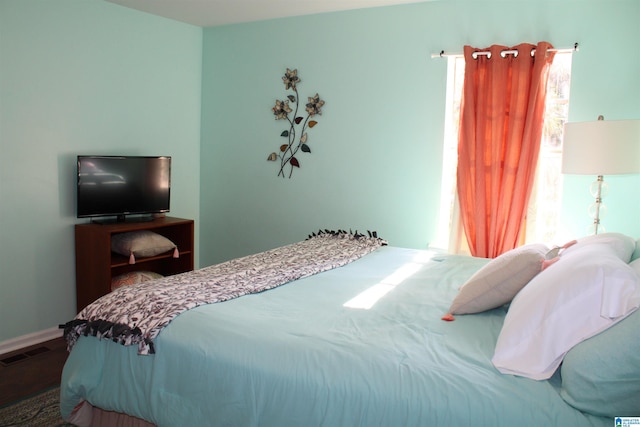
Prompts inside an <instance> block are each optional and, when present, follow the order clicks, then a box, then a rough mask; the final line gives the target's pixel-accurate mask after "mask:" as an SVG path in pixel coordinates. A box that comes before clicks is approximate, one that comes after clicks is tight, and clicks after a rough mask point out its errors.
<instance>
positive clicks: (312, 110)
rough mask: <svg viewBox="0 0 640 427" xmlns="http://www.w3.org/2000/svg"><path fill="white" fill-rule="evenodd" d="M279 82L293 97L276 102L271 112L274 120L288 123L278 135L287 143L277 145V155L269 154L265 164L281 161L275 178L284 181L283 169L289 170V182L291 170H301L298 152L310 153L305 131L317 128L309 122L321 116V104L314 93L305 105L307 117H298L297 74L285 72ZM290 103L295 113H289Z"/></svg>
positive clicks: (313, 121)
mask: <svg viewBox="0 0 640 427" xmlns="http://www.w3.org/2000/svg"><path fill="white" fill-rule="evenodd" d="M282 81H283V82H284V87H285V90H292V91H293V93H294V94H295V95H288V96H287V99H285V100H279V99H278V100H276V105H275V106H274V107H273V108H272V109H271V111H273V115H274V116H275V118H276V120H287V121H288V122H289V128H288V129H285V130H284V131H283V132H282V133H281V134H280V136H281V137H283V138H287V142H286V143H284V144H281V145H280V149H279V152H273V153H271V154H269V157H267V160H269V161H272V162H277V161H278V160H280V170H279V171H278V176H282V177H283V178H284V175H285V169H286V168H287V167H288V168H289V178H291V175H292V174H293V168H294V167H295V168H300V161H299V160H298V158H297V157H296V155H297V154H298V152H299V151H302V152H303V153H311V148H309V145H308V138H309V137H308V135H307V130H308V129H310V128H312V127H314V126H315V125H317V124H318V122H317V121H316V120H311V119H312V118H313V117H314V116H316V115H322V106H323V105H324V101H322V100H320V96H319V95H318V94H317V93H316V94H315V96H310V97H308V100H309V102H308V103H307V104H306V105H305V111H306V112H307V117H303V116H302V115H298V108H299V107H300V97H299V95H298V84H299V83H300V82H301V80H300V77H298V70H297V69H295V70H293V71H292V70H290V69H288V68H287V72H286V73H285V74H284V76H283V77H282ZM289 102H291V103H295V108H294V109H291V107H290V106H289ZM289 113H293V115H292V116H289Z"/></svg>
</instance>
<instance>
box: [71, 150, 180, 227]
mask: <svg viewBox="0 0 640 427" xmlns="http://www.w3.org/2000/svg"><path fill="white" fill-rule="evenodd" d="M170 190H171V157H166V156H156V157H151V156H78V185H77V214H78V218H85V217H96V216H117V217H118V220H124V218H125V215H132V214H152V213H162V212H168V211H169V200H170Z"/></svg>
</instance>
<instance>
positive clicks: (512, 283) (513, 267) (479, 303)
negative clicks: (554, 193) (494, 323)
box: [449, 243, 549, 314]
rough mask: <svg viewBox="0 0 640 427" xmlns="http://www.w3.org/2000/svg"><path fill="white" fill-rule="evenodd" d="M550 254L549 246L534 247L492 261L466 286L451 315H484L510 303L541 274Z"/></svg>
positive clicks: (515, 250) (529, 246)
mask: <svg viewBox="0 0 640 427" xmlns="http://www.w3.org/2000/svg"><path fill="white" fill-rule="evenodd" d="M548 251H549V248H547V247H546V246H545V245H543V244H539V243H534V244H530V245H524V246H520V247H519V248H515V249H512V250H510V251H508V252H505V253H503V254H502V255H500V256H499V257H497V258H495V259H493V260H491V261H490V262H489V263H488V264H487V265H485V266H484V267H482V268H481V269H480V270H478V271H477V272H476V273H475V274H474V275H473V276H471V278H470V279H469V280H467V282H466V283H465V284H464V285H462V287H461V288H460V291H459V292H458V295H456V297H455V298H454V300H453V302H452V303H451V307H450V308H449V313H451V314H469V313H480V312H483V311H486V310H491V309H493V308H496V307H500V306H501V305H504V304H506V303H508V302H510V301H511V300H512V299H513V297H514V296H516V294H517V293H518V291H520V289H522V288H523V287H524V286H525V285H526V284H527V283H529V281H530V280H531V279H533V278H534V277H535V276H536V275H537V274H538V273H539V272H540V271H541V269H542V261H543V260H544V259H545V258H544V257H545V254H546V253H547V252H548Z"/></svg>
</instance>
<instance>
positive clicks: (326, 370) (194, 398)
mask: <svg viewBox="0 0 640 427" xmlns="http://www.w3.org/2000/svg"><path fill="white" fill-rule="evenodd" d="M486 263H487V260H485V259H478V258H472V257H464V256H453V255H444V254H439V253H435V252H431V251H421V250H414V249H405V248H397V247H390V246H385V247H381V248H379V249H377V250H376V251H374V252H372V253H370V254H368V255H366V256H364V257H362V258H360V259H358V260H356V261H354V262H352V263H350V264H348V265H345V266H342V267H339V268H335V269H332V270H329V271H325V272H322V273H319V274H316V275H313V276H311V277H305V278H303V279H299V280H296V281H293V282H290V283H288V284H285V285H282V286H279V287H277V288H275V289H271V290H268V291H264V292H261V293H256V294H251V295H245V296H241V297H239V298H235V299H232V300H229V301H225V302H221V303H215V304H207V305H202V306H199V307H197V308H194V309H191V310H189V311H186V312H184V313H182V314H180V315H178V316H177V317H176V318H175V319H173V320H172V321H171V323H169V325H168V326H167V327H166V328H165V329H164V330H163V331H162V332H161V333H160V334H159V335H158V336H157V338H156V341H155V350H156V353H155V354H153V355H140V354H138V351H137V348H136V346H124V345H121V344H118V343H115V342H112V341H109V340H104V339H103V340H100V339H98V338H96V337H94V336H81V337H80V338H79V339H78V341H77V343H76V344H75V346H74V347H73V349H72V351H71V353H70V355H69V358H68V360H67V363H66V365H65V367H64V371H63V375H62V385H61V412H62V415H63V417H65V418H66V419H69V418H70V417H71V415H72V412H73V410H74V408H76V407H77V406H78V405H79V404H81V403H82V402H86V403H85V405H87V404H90V405H92V406H96V407H99V408H102V409H105V410H109V411H116V412H122V413H126V414H129V415H132V416H135V417H139V418H142V419H145V420H147V421H149V422H152V423H154V424H156V425H158V426H161V427H162V426H180V425H189V426H279V427H281V426H327V427H338V426H437V425H479V426H489V425H491V426H513V425H519V426H541V425H548V426H551V425H572V426H573V425H575V426H578V425H579V426H605V425H607V426H608V425H611V419H608V418H602V417H595V416H592V415H589V414H586V413H583V412H580V411H578V410H576V409H574V408H573V407H571V406H570V405H568V404H567V403H566V402H565V401H564V400H563V399H562V398H561V396H560V378H559V373H556V374H555V375H554V376H553V377H552V378H551V379H549V380H543V381H536V380H531V379H528V378H523V377H517V376H512V375H505V374H501V373H499V372H498V371H497V370H496V368H495V367H494V366H493V365H492V363H491V358H492V356H493V352H494V348H495V345H496V341H497V338H498V334H499V333H500V329H501V326H502V323H503V321H504V317H505V313H506V308H505V307H501V308H498V309H494V310H490V311H487V312H484V313H480V314H474V315H463V316H458V317H457V320H456V321H455V322H444V321H442V320H441V317H442V315H443V314H445V313H446V312H447V309H448V308H449V305H450V304H451V301H452V299H453V298H454V296H455V295H456V293H457V291H458V288H459V287H460V286H461V285H462V284H463V283H464V281H465V280H466V279H468V278H469V277H470V276H471V275H472V274H473V273H474V272H475V271H477V270H478V269H479V268H480V267H482V266H483V265H485V264H486Z"/></svg>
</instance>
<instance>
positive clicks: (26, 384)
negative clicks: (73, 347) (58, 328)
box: [0, 338, 68, 406]
mask: <svg viewBox="0 0 640 427" xmlns="http://www.w3.org/2000/svg"><path fill="white" fill-rule="evenodd" d="M67 354H68V353H67V344H66V342H65V341H64V340H63V339H62V338H58V339H55V340H51V341H47V342H43V343H41V344H37V345H35V346H32V347H28V348H24V349H21V350H17V351H13V352H11V353H5V354H2V355H0V406H2V405H5V404H7V403H11V402H15V401H17V400H20V399H23V398H25V397H28V396H31V395H33V394H36V393H38V392H39V391H42V390H45V389H48V388H50V387H53V386H56V385H59V384H60V376H61V375H62V367H63V365H64V362H65V361H66V360H67Z"/></svg>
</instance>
